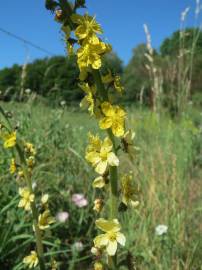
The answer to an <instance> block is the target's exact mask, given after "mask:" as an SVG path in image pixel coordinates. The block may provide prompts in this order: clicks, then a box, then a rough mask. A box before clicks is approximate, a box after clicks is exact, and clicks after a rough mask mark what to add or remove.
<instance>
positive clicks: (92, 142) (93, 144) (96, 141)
mask: <svg viewBox="0 0 202 270" xmlns="http://www.w3.org/2000/svg"><path fill="white" fill-rule="evenodd" d="M88 140H89V145H88V147H87V152H91V151H99V150H100V148H101V145H102V141H101V140H100V138H99V136H98V135H93V134H91V133H90V132H89V133H88Z"/></svg>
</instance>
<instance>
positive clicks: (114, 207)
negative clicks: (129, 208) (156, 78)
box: [92, 69, 119, 270]
mask: <svg viewBox="0 0 202 270" xmlns="http://www.w3.org/2000/svg"><path fill="white" fill-rule="evenodd" d="M92 74H93V78H94V81H95V84H96V88H97V91H98V92H99V93H100V95H101V98H102V100H103V101H108V94H107V90H106V89H105V87H104V84H103V83H102V79H101V75H100V71H99V70H95V69H93V70H92ZM107 134H108V136H109V138H110V140H111V141H112V144H113V150H114V153H115V154H117V150H116V149H117V148H116V138H115V136H114V135H113V134H112V132H111V130H109V129H108V130H107ZM109 175H110V214H109V217H110V219H114V218H117V215H118V197H119V194H118V169H117V167H110V170H109ZM116 261H117V258H116V255H115V256H113V257H110V256H108V265H109V269H110V270H115V269H117V267H116V266H117V262H116Z"/></svg>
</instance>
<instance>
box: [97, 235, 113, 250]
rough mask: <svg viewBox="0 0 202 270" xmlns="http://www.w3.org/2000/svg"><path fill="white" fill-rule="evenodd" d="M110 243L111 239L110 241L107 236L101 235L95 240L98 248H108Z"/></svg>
mask: <svg viewBox="0 0 202 270" xmlns="http://www.w3.org/2000/svg"><path fill="white" fill-rule="evenodd" d="M108 242H109V239H108V237H107V235H106V234H100V235H98V236H96V237H95V239H94V245H95V247H97V248H100V247H103V246H106V245H107V244H108Z"/></svg>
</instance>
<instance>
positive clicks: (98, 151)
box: [86, 138, 119, 174]
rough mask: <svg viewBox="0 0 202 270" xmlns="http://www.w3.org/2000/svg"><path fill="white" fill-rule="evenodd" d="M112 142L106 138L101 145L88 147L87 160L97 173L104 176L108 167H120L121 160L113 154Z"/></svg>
mask: <svg viewBox="0 0 202 270" xmlns="http://www.w3.org/2000/svg"><path fill="white" fill-rule="evenodd" d="M112 148H113V145H112V142H111V141H110V139H109V138H105V139H104V141H103V142H101V143H100V144H94V142H93V144H90V145H89V146H88V147H87V151H86V159H87V160H88V161H89V162H90V163H92V165H93V167H95V171H96V172H97V173H99V174H104V173H105V171H106V170H107V167H108V166H118V165H119V160H118V158H117V156H116V155H115V154H114V153H113V152H112Z"/></svg>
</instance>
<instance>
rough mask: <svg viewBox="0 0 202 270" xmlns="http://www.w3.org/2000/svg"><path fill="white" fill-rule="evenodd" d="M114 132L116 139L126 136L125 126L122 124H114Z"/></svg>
mask: <svg viewBox="0 0 202 270" xmlns="http://www.w3.org/2000/svg"><path fill="white" fill-rule="evenodd" d="M112 132H113V134H114V136H116V137H122V136H123V135H124V126H123V123H122V122H114V123H113V124H112Z"/></svg>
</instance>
